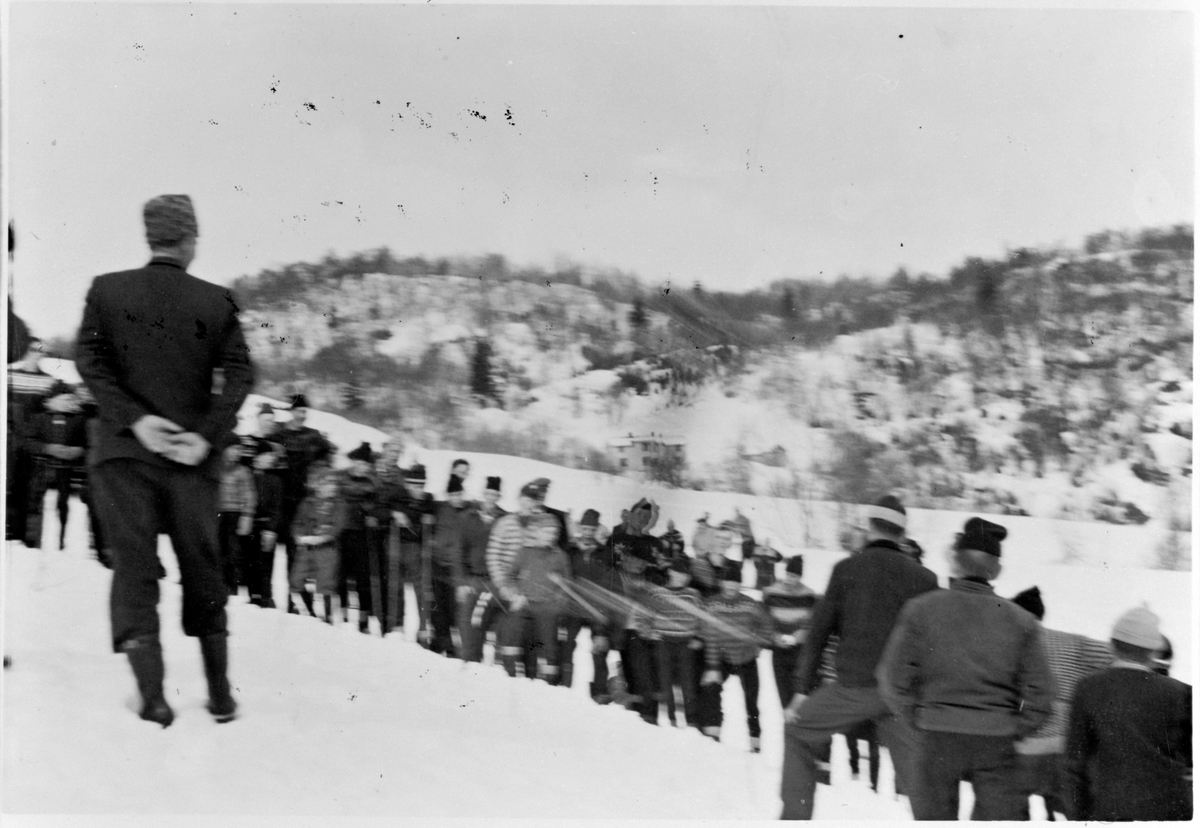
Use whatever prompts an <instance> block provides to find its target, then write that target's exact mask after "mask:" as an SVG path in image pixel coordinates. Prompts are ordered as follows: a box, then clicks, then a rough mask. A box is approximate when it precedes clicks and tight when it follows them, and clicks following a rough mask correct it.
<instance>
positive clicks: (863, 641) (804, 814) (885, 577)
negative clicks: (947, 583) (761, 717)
mask: <svg viewBox="0 0 1200 828" xmlns="http://www.w3.org/2000/svg"><path fill="white" fill-rule="evenodd" d="M865 511H866V513H867V514H866V517H867V531H868V536H867V543H866V546H865V547H864V548H863V549H862V551H861V552H859V553H858V554H856V555H851V556H850V557H849V558H845V559H844V560H841V561H838V563H837V565H835V566H834V568H833V573H832V574H831V575H830V578H829V585H828V586H827V587H826V589H825V597H824V598H822V599H821V601H820V602H819V603H818V604H817V608H816V610H815V611H814V612H813V619H812V626H811V627H810V628H809V632H808V636H807V638H806V639H805V641H804V646H803V647H802V648H801V653H800V659H799V662H798V664H797V668H796V673H795V676H794V682H793V685H794V687H795V692H794V694H793V695H792V699H791V701H790V702H789V703H788V705H787V707H786V709H785V710H784V721H785V725H784V754H783V781H782V784H781V786H780V796H781V798H782V799H783V815H782V818H783V819H812V815H813V805H814V798H815V795H816V786H817V784H818V783H819V782H820V783H823V784H826V785H827V784H829V751H830V743H831V742H832V739H833V734H835V733H845V732H847V731H849V730H851V729H853V728H855V727H857V726H858V725H860V724H862V723H863V722H875V724H876V730H877V731H878V733H879V736H880V741H881V742H882V743H883V744H884V745H885V746H886V747H887V748H888V752H889V754H890V755H891V758H892V765H893V766H894V767H895V769H896V784H897V786H898V787H897V790H903V791H909V790H911V785H910V783H909V775H910V770H911V769H910V757H911V756H912V753H913V751H914V750H915V743H916V734H915V733H914V732H913V731H912V729H911V728H910V727H909V726H908V725H907V724H906V723H905V722H904V721H903V720H901V719H900V718H899V717H897V716H896V715H895V714H893V713H892V712H891V711H890V710H889V709H888V707H887V705H885V704H884V702H883V699H882V698H881V697H880V692H879V690H880V689H879V687H878V683H877V680H876V678H875V668H876V667H877V666H878V663H879V658H880V656H881V655H882V654H883V648H884V646H885V645H886V644H887V640H888V635H890V634H891V632H892V627H893V625H894V624H895V621H896V617H897V616H898V615H899V614H900V609H901V607H903V606H904V605H905V603H907V602H908V601H909V600H910V599H912V598H915V597H916V596H918V595H921V594H923V593H926V592H929V591H930V590H934V589H937V577H936V576H935V575H934V574H933V573H932V572H930V571H929V570H928V569H925V568H924V567H923V566H921V565H920V564H918V563H917V562H916V561H914V560H913V559H912V558H911V557H910V556H909V555H908V554H907V553H906V552H905V551H904V549H903V548H902V546H901V543H902V542H903V540H904V537H905V528H906V527H907V525H908V514H907V512H906V511H905V508H904V505H903V504H902V503H901V502H900V500H899V499H898V498H896V497H895V496H893V495H887V496H885V497H883V498H881V499H880V500H879V501H878V502H877V503H875V504H874V505H872V506H867V507H866V509H865ZM833 636H837V638H838V645H837V653H836V655H835V656H834V680H833V681H832V682H830V683H825V684H822V683H821V679H820V672H821V664H822V660H823V657H824V653H825V649H826V647H827V646H828V645H829V643H830V640H831V639H832V638H833Z"/></svg>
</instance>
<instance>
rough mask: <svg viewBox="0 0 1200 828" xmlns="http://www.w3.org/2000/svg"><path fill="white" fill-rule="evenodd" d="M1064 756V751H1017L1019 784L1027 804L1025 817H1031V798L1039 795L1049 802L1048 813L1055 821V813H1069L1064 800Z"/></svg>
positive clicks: (1023, 799)
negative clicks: (1031, 752) (1062, 752)
mask: <svg viewBox="0 0 1200 828" xmlns="http://www.w3.org/2000/svg"><path fill="white" fill-rule="evenodd" d="M1062 761H1063V757H1062V754H1061V753H1034V754H1026V753H1018V754H1017V787H1018V789H1019V790H1020V792H1021V802H1022V804H1023V805H1024V808H1025V810H1024V812H1023V815H1022V816H1021V817H1020V818H1021V819H1022V820H1027V819H1029V798H1030V797H1031V796H1040V797H1042V799H1043V800H1044V801H1045V803H1046V814H1047V816H1048V818H1049V819H1050V820H1052V821H1053V820H1054V815H1055V814H1063V815H1064V816H1065V815H1066V813H1067V806H1066V803H1065V802H1064V801H1063V769H1062Z"/></svg>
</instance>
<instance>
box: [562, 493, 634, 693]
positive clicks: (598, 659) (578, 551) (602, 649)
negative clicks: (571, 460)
mask: <svg viewBox="0 0 1200 828" xmlns="http://www.w3.org/2000/svg"><path fill="white" fill-rule="evenodd" d="M599 527H600V513H599V512H597V511H596V510H595V509H587V510H586V511H584V513H583V517H582V518H581V519H580V521H579V528H578V530H577V531H576V533H575V538H574V539H573V540H572V542H571V547H570V552H569V553H568V555H569V557H570V560H571V573H572V575H573V576H574V577H575V579H576V580H577V581H579V582H581V583H580V588H579V592H580V593H581V595H582V594H583V593H586V592H591V591H600V590H606V591H607V592H620V590H621V572H620V567H619V566H618V565H617V561H616V557H615V553H614V551H613V549H612V546H611V545H609V544H607V543H603V544H602V543H600V542H599V539H598V538H597V532H598V530H599ZM601 594H603V593H601ZM569 610H570V612H571V614H572V615H573V616H574V620H572V621H570V622H569V625H570V626H568V636H567V641H568V642H572V641H573V636H572V635H571V631H572V630H573V629H574V627H576V626H582V625H584V624H586V625H588V626H589V628H590V629H591V633H592V636H591V637H592V681H591V684H590V685H589V687H588V690H589V691H590V693H591V696H592V700H593V701H595V702H596V703H597V704H609V703H611V702H612V696H611V695H610V694H609V692H608V653H609V650H610V649H611V648H612V642H613V641H614V640H615V639H617V638H619V633H620V625H619V624H618V623H617V620H616V618H614V617H613V615H612V614H611V613H607V614H606V613H604V612H602V611H601V608H599V607H597V606H595V605H594V604H592V603H591V602H589V603H588V605H587V606H584V605H583V604H582V603H581V602H579V601H578V600H575V601H573V602H572V603H571V605H570V607H569ZM575 635H578V631H577V630H576V631H575ZM568 663H569V659H568V657H567V651H566V650H564V652H563V667H564V669H565V668H566V665H567V664H568ZM566 675H567V674H566V673H565V672H564V673H563V678H564V681H565V680H566Z"/></svg>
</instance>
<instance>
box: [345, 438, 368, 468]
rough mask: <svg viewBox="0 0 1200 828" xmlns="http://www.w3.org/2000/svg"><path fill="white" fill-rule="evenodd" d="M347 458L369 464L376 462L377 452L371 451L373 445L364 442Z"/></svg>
mask: <svg viewBox="0 0 1200 828" xmlns="http://www.w3.org/2000/svg"><path fill="white" fill-rule="evenodd" d="M346 456H347V457H349V458H350V459H351V460H365V461H367V462H368V463H374V462H375V452H374V451H372V450H371V444H370V443H367V442H364V443H363V444H362V445H360V446H359V447H358V448H356V449H354V450H353V451H352V452H350V453H349V454H347V455H346Z"/></svg>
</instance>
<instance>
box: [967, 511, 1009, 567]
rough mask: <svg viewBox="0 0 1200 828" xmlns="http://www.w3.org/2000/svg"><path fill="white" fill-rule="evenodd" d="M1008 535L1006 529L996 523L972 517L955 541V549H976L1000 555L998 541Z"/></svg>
mask: <svg viewBox="0 0 1200 828" xmlns="http://www.w3.org/2000/svg"><path fill="white" fill-rule="evenodd" d="M1006 537H1008V530H1007V529H1005V528H1004V527H1003V526H1001V525H1000V524H998V523H992V522H991V521H988V520H984V519H983V518H978V517H973V518H971V519H969V520H968V521H967V522H966V523H965V524H964V525H963V530H962V534H960V535H959V536H958V540H957V541H956V542H955V548H956V549H978V550H979V551H980V552H986V553H987V554H989V555H995V556H996V557H997V558H999V557H1000V541H1002V540H1004V539H1005V538H1006Z"/></svg>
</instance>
